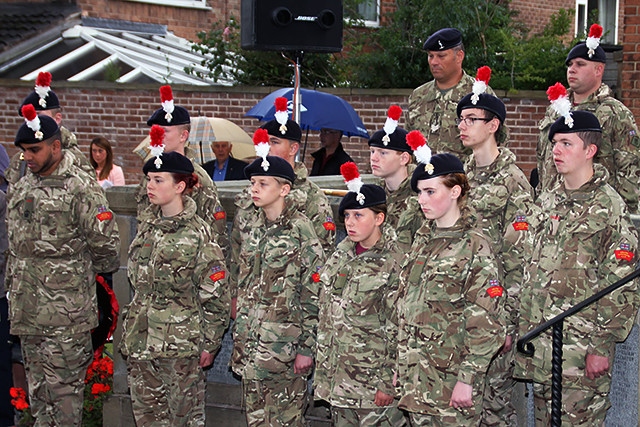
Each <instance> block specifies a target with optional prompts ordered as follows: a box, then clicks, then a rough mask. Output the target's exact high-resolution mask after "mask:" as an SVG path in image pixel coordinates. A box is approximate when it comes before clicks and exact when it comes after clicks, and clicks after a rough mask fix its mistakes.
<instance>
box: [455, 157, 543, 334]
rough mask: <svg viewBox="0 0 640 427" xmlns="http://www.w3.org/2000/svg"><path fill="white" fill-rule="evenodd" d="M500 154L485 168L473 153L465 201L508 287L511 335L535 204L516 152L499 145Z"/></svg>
mask: <svg viewBox="0 0 640 427" xmlns="http://www.w3.org/2000/svg"><path fill="white" fill-rule="evenodd" d="M499 153H500V154H499V155H498V157H497V158H496V159H495V161H494V162H493V163H492V164H490V165H489V166H486V167H478V166H477V164H476V161H475V157H474V155H473V154H472V155H471V157H470V158H469V160H468V161H467V163H466V164H465V170H466V171H467V178H468V179H469V185H470V186H471V191H470V192H469V199H468V200H469V201H468V203H469V204H470V205H471V206H473V208H474V209H475V211H476V213H477V215H478V226H479V227H481V228H482V231H483V232H484V233H485V234H486V235H487V236H488V237H489V238H490V240H491V243H492V244H493V247H492V248H493V252H494V254H495V255H496V258H498V259H499V260H500V262H501V267H502V268H501V272H502V285H503V286H504V288H505V289H506V290H507V298H506V300H505V309H506V312H507V316H508V320H509V322H508V324H507V333H508V334H509V335H513V334H514V333H516V331H517V326H518V310H519V308H520V303H519V301H520V287H521V285H522V275H523V272H524V266H525V265H528V264H529V261H530V259H531V247H530V246H529V244H528V243H530V241H531V240H530V236H529V234H530V231H529V218H530V217H531V216H532V215H533V214H534V213H535V212H534V209H535V206H534V203H533V189H532V188H531V185H530V184H529V181H528V180H527V178H526V177H525V175H524V173H523V172H522V170H520V168H519V167H518V166H517V165H516V156H515V154H513V153H512V152H511V151H510V150H509V149H508V148H502V147H500V148H499Z"/></svg>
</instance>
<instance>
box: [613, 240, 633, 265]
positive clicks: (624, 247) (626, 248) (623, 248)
mask: <svg viewBox="0 0 640 427" xmlns="http://www.w3.org/2000/svg"><path fill="white" fill-rule="evenodd" d="M630 249H631V246H630V245H629V244H628V243H620V248H619V249H616V250H615V251H614V253H615V254H616V259H621V260H623V261H633V251H631V250H630Z"/></svg>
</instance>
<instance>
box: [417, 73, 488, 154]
mask: <svg viewBox="0 0 640 427" xmlns="http://www.w3.org/2000/svg"><path fill="white" fill-rule="evenodd" d="M462 73H463V75H462V79H460V81H459V82H458V84H457V85H456V86H455V87H453V88H451V89H449V90H446V91H441V90H440V89H438V87H437V86H436V81H435V80H431V81H429V82H427V83H425V84H423V85H422V86H420V87H418V88H416V89H415V90H414V91H413V92H412V93H411V95H410V96H409V111H408V114H407V119H406V120H407V125H406V126H407V130H419V131H420V132H422V133H423V134H424V136H425V137H426V138H427V140H428V141H429V147H431V150H432V151H433V154H436V153H442V152H448V153H453V154H455V155H456V156H458V157H459V158H460V160H462V161H463V162H464V161H465V160H466V158H467V157H468V156H469V155H470V154H471V149H470V148H465V147H464V146H463V145H462V142H461V141H460V138H459V136H460V132H459V131H458V126H457V125H456V118H457V117H458V114H457V112H456V109H457V108H458V102H460V100H461V99H462V98H464V96H465V95H466V94H468V93H471V89H472V88H473V82H475V79H474V78H473V77H471V76H469V75H468V74H467V73H466V72H464V71H463V72H462ZM487 93H490V94H491V95H495V93H494V92H493V90H492V89H491V88H490V87H487Z"/></svg>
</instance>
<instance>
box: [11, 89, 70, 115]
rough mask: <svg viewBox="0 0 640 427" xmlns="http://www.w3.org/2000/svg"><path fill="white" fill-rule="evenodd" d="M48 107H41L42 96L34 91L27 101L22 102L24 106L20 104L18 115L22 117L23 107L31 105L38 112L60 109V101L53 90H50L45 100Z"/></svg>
mask: <svg viewBox="0 0 640 427" xmlns="http://www.w3.org/2000/svg"><path fill="white" fill-rule="evenodd" d="M44 100H45V102H46V105H45V106H44V107H43V106H42V105H40V96H39V95H38V94H37V93H36V91H35V90H34V91H33V92H31V93H30V94H29V95H27V97H26V98H25V99H23V100H22V104H20V108H18V114H20V116H22V106H24V105H27V104H31V105H33V108H35V109H36V111H44V110H53V109H54V108H60V101H59V100H58V96H57V95H56V93H55V92H54V91H52V90H49V93H48V94H47V96H46V97H45V98H44Z"/></svg>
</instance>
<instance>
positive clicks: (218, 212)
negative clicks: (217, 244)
mask: <svg viewBox="0 0 640 427" xmlns="http://www.w3.org/2000/svg"><path fill="white" fill-rule="evenodd" d="M226 217H227V213H226V212H225V211H224V209H222V207H221V206H218V207H217V208H216V212H215V213H214V214H213V218H214V219H215V220H216V221H219V220H221V219H225V218H226Z"/></svg>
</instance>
